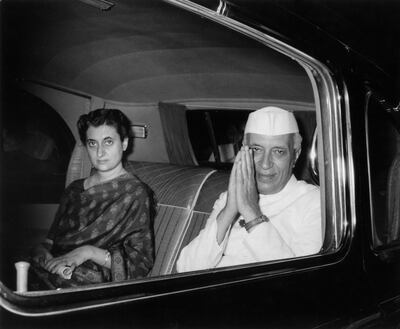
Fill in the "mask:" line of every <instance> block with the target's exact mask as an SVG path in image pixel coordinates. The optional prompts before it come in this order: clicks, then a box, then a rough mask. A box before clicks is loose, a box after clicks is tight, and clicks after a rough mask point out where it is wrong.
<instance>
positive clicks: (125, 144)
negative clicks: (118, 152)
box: [122, 137, 129, 151]
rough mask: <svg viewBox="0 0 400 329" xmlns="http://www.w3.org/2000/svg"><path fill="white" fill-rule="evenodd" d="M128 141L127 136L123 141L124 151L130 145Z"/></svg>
mask: <svg viewBox="0 0 400 329" xmlns="http://www.w3.org/2000/svg"><path fill="white" fill-rule="evenodd" d="M128 142H129V139H128V137H125V138H124V140H123V141H122V149H123V150H124V151H126V149H127V147H128Z"/></svg>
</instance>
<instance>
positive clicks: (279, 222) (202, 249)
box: [177, 107, 322, 272]
mask: <svg viewBox="0 0 400 329" xmlns="http://www.w3.org/2000/svg"><path fill="white" fill-rule="evenodd" d="M243 144H244V146H243V147H242V148H241V150H240V151H239V152H238V154H237V156H236V158H235V163H234V165H233V168H232V172H231V175H230V179H229V187H228V191H227V192H224V193H222V194H221V196H220V198H219V199H218V200H217V201H216V202H215V204H214V209H213V212H212V213H211V215H210V218H209V219H208V221H207V224H206V227H205V228H204V229H203V230H202V231H201V232H200V234H199V235H198V236H197V237H196V238H195V239H194V240H193V241H192V242H191V243H190V244H189V245H187V246H186V247H185V248H184V249H183V250H182V252H181V255H180V257H179V259H178V262H177V270H178V272H184V271H193V270H200V269H207V268H214V267H222V266H231V265H238V264H244V263H249V262H260V261H268V260H274V259H282V258H290V257H298V256H304V255H310V254H314V253H317V252H319V250H320V248H321V246H322V229H321V209H320V208H321V205H320V194H319V188H318V187H316V186H314V185H311V184H307V183H306V182H304V181H298V180H297V179H296V178H295V176H294V175H293V174H292V170H293V167H294V166H295V163H296V160H297V159H298V157H299V155H300V152H301V136H300V134H299V129H298V126H297V122H296V119H295V117H294V115H293V114H292V113H291V112H288V111H286V110H283V109H281V108H277V107H266V108H262V109H260V110H258V111H255V112H253V113H251V114H250V115H249V118H248V120H247V124H246V128H245V136H244V143H243Z"/></svg>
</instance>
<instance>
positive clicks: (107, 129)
mask: <svg viewBox="0 0 400 329" xmlns="http://www.w3.org/2000/svg"><path fill="white" fill-rule="evenodd" d="M77 125H78V131H79V136H80V139H81V141H82V143H83V144H84V145H85V146H86V150H87V152H88V154H89V158H90V161H91V163H92V166H93V168H94V169H95V170H94V173H93V174H92V175H91V176H89V177H87V178H86V179H80V180H76V181H74V182H72V183H71V184H70V185H69V186H68V187H67V188H66V190H65V192H64V194H63V196H62V198H61V202H60V206H59V209H58V211H57V214H56V216H55V220H54V222H53V224H52V226H51V228H50V231H49V233H48V236H47V239H46V241H45V242H44V243H42V244H41V245H39V246H38V247H37V248H36V250H35V252H34V257H33V259H34V265H36V266H34V268H35V269H36V272H37V273H38V274H39V276H40V277H41V278H42V279H44V280H45V281H47V283H48V284H52V285H53V286H54V287H71V286H78V285H84V284H90V283H100V282H108V281H121V280H126V279H134V278H141V277H145V276H146V275H147V274H148V273H149V271H150V270H151V268H152V266H153V260H154V256H153V254H154V242H153V241H154V240H153V231H152V225H151V220H150V206H151V202H150V198H149V191H148V190H147V187H146V186H145V185H144V184H143V183H142V182H140V181H139V179H138V178H136V177H135V176H133V175H132V174H130V173H128V172H127V171H126V170H125V168H124V166H123V163H122V159H123V154H124V151H125V150H126V149H127V147H128V142H129V137H130V131H131V130H130V123H129V120H128V118H127V117H126V116H125V115H124V114H123V113H122V112H121V111H119V110H111V109H99V110H95V111H92V112H90V113H89V114H85V115H82V116H81V117H80V118H79V120H78V124H77ZM37 265H39V266H37Z"/></svg>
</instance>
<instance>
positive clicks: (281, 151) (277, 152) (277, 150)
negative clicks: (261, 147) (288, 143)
mask: <svg viewBox="0 0 400 329" xmlns="http://www.w3.org/2000/svg"><path fill="white" fill-rule="evenodd" d="M274 152H275V154H276V155H284V154H285V150H281V149H276V150H274Z"/></svg>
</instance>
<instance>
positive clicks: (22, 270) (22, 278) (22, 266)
mask: <svg viewBox="0 0 400 329" xmlns="http://www.w3.org/2000/svg"><path fill="white" fill-rule="evenodd" d="M14 265H15V268H16V270H17V292H26V291H28V269H29V266H30V265H31V264H29V263H28V262H17V263H15V264H14Z"/></svg>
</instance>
